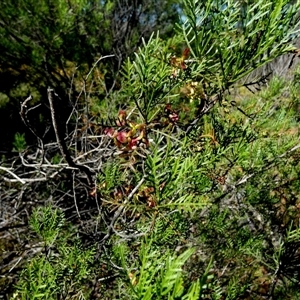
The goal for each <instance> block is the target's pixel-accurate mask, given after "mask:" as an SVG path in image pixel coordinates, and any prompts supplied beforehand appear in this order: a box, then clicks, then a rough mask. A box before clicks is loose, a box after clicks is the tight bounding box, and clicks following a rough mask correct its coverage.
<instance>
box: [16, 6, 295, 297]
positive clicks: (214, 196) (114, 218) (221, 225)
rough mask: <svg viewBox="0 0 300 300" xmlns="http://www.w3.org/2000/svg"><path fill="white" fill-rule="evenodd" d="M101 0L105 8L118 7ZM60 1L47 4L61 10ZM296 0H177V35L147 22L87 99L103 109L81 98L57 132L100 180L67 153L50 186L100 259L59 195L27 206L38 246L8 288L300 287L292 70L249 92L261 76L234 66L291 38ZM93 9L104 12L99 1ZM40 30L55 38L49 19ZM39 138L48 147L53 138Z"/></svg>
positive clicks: (273, 293) (186, 292)
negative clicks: (144, 32) (97, 92)
mask: <svg viewBox="0 0 300 300" xmlns="http://www.w3.org/2000/svg"><path fill="white" fill-rule="evenodd" d="M74 3H77V2H74ZM74 3H73V2H72V5H75V4H74ZM80 3H81V2H80ZM80 3H79V2H78V3H77V4H78V6H79V8H78V9H79V11H77V12H78V13H79V16H81V15H82V14H83V15H85V11H84V10H80ZM100 3H101V5H104V6H105V10H106V12H107V13H108V15H110V13H111V12H114V11H115V9H116V7H117V6H116V5H114V3H113V2H112V1H109V2H107V3H106V4H103V3H102V2H100ZM98 4H99V3H98ZM65 5H66V4H62V7H61V11H60V10H57V8H55V9H54V12H56V13H58V12H63V13H68V10H66V9H65V8H64V7H65ZM85 5H87V7H88V8H89V4H88V3H85ZM90 5H92V3H91V4H90ZM99 5H100V4H99ZM299 5H300V4H299V1H297V2H294V3H293V4H291V2H290V1H279V0H278V1H273V2H270V1H266V0H259V1H258V2H254V1H246V2H245V1H196V0H186V1H184V10H183V15H182V20H183V22H182V23H183V24H180V25H178V28H179V30H178V33H177V34H176V35H175V36H174V37H172V38H170V39H165V40H164V39H162V38H161V36H160V35H159V33H157V34H155V33H154V34H152V35H151V36H150V37H149V39H148V40H147V39H143V42H142V45H141V47H140V48H139V49H138V50H137V52H136V53H135V55H134V56H133V57H131V56H129V57H127V58H128V59H127V60H126V61H125V63H124V64H123V67H122V72H120V74H119V79H120V80H119V82H118V84H120V88H119V89H118V90H115V91H112V90H110V91H107V93H106V94H105V95H106V96H105V100H104V101H106V103H105V104H103V103H100V104H99V106H98V108H99V111H102V110H103V108H104V107H107V108H109V109H110V111H109V112H106V113H105V114H106V115H104V116H102V115H101V116H94V115H93V116H90V115H89V111H90V110H89V109H90V108H91V106H93V109H92V111H93V113H95V112H96V108H95V107H94V106H96V107H97V105H96V104H95V102H93V103H89V101H86V103H85V114H86V115H84V116H81V115H80V113H81V112H82V110H80V109H78V110H77V107H75V109H74V111H76V113H74V119H76V120H78V119H80V118H81V117H82V120H83V121H82V123H84V124H81V123H80V122H77V123H78V124H77V125H76V129H75V130H74V132H73V134H70V135H69V136H72V137H71V138H70V137H69V136H66V137H65V140H66V141H67V142H68V143H69V145H70V148H72V147H73V146H76V147H77V140H78V144H80V143H81V149H80V150H81V151H85V150H83V149H86V152H85V153H84V154H83V155H80V156H78V157H75V155H76V152H75V151H74V161H76V162H77V161H79V159H82V158H83V157H86V159H87V160H86V165H84V160H82V165H81V167H84V166H85V167H86V168H87V169H88V170H89V171H91V174H92V175H91V177H93V176H94V173H95V174H96V175H95V176H94V177H93V178H92V179H93V180H95V181H94V182H92V183H90V182H89V184H87V183H86V177H85V176H84V175H87V172H83V171H82V170H83V169H84V170H86V169H85V168H80V167H79V165H78V168H77V170H74V169H76V168H75V167H73V166H69V167H72V168H71V169H72V176H69V177H68V174H66V175H65V176H66V178H67V179H65V178H64V177H63V176H61V177H58V178H59V180H60V183H59V185H56V186H55V188H53V190H55V192H56V191H57V190H58V192H57V194H56V195H59V200H57V199H56V203H57V205H62V204H61V202H62V201H61V200H60V199H61V198H60V197H62V198H63V199H64V197H65V198H67V197H70V195H71V199H72V201H73V202H74V204H73V203H72V204H70V202H68V203H67V204H65V203H64V204H63V205H66V206H67V205H68V207H67V208H68V209H67V210H66V211H70V215H71V217H70V220H76V221H77V225H76V226H78V227H77V230H78V232H80V233H82V231H84V230H85V231H86V232H85V235H86V236H91V237H90V239H89V241H88V242H87V245H89V244H90V243H94V242H95V240H94V237H95V239H96V243H97V247H98V251H97V256H96V257H97V259H95V260H94V254H95V250H94V249H93V248H91V249H87V250H83V249H84V248H83V247H84V246H83V245H82V243H81V242H80V241H79V238H77V237H76V229H75V228H74V227H72V226H71V225H69V224H67V223H66V220H65V217H64V215H63V214H62V213H61V212H60V211H59V210H53V209H51V208H50V207H44V208H38V209H36V210H34V212H33V215H32V218H31V221H30V225H31V228H32V229H33V230H34V231H35V233H36V234H37V236H38V237H39V240H40V242H39V243H40V244H39V245H40V249H39V251H38V254H36V255H35V257H33V258H30V261H29V263H28V265H27V266H26V267H25V268H24V270H23V271H22V273H21V276H20V280H19V283H18V285H17V287H16V294H15V298H16V299H18V297H21V298H23V299H28V298H30V297H31V298H34V297H36V298H38V297H40V298H47V299H54V298H55V297H58V296H62V297H64V298H66V299H68V298H71V297H77V298H84V297H86V298H88V297H90V298H92V297H96V296H94V294H96V291H97V292H98V297H100V296H99V294H101V296H102V298H104V299H105V297H106V298H107V299H262V298H267V297H269V298H270V297H277V296H278V299H279V297H280V295H283V294H284V291H286V293H287V294H289V295H292V296H294V299H297V298H295V295H298V291H297V286H296V285H297V283H298V284H299V282H300V278H299V271H298V270H297V268H296V267H295V266H298V265H299V247H300V242H299V240H300V239H299V217H300V210H299V207H300V199H299V194H300V193H299V187H300V186H299V182H300V180H299V176H300V175H299V174H300V161H299V126H298V121H299V114H298V113H299V111H298V108H299V107H298V106H297V105H298V104H299V101H298V100H299V95H298V92H297V87H298V84H299V83H298V82H297V80H298V79H299V78H298V77H299V76H297V74H298V73H296V76H295V79H294V82H293V83H287V82H286V81H284V80H282V79H278V78H273V79H272V80H271V81H269V83H268V87H267V88H265V89H263V90H262V91H261V92H260V93H257V94H255V95H252V94H251V95H250V94H247V93H246V92H245V87H248V88H249V86H253V87H255V84H261V81H260V80H258V81H256V82H250V83H245V84H242V83H240V81H239V80H240V79H241V78H243V77H244V76H245V75H247V74H249V73H250V72H252V71H253V70H255V69H257V68H258V67H261V66H264V65H265V64H266V63H267V62H269V61H270V60H272V59H274V58H276V57H278V56H280V55H282V54H285V53H287V52H289V51H292V50H293V51H294V50H295V49H294V47H293V46H291V45H290V44H289V42H290V41H291V40H292V39H294V38H295V37H297V35H298V29H297V28H298V25H299V24H298V16H297V14H298V9H299ZM43 9H44V10H42V11H43V12H44V13H45V14H46V13H47V12H48V10H47V6H45V7H44V8H43ZM75 11H76V10H75ZM87 11H89V10H87ZM71 13H72V14H71V16H68V17H70V18H71V17H72V18H76V15H75V14H74V15H73V12H72V11H71ZM61 17H62V16H60V21H63V20H62V19H61ZM97 18H98V19H97V20H98V21H99V22H100V21H101V22H102V21H106V22H107V23H105V26H107V27H109V25H111V24H110V22H109V20H106V15H105V14H103V15H102V14H98V15H97ZM69 21H70V20H68V18H66V20H65V22H69ZM70 22H71V21H70ZM79 24H81V23H80V22H79ZM66 28H68V26H67V27H66ZM92 28H94V27H92ZM69 29H70V32H72V30H73V27H71V28H69ZM71 29H72V30H71ZM41 30H43V34H44V36H46V37H48V38H49V39H51V34H52V32H51V30H49V29H47V28H43V29H41ZM81 30H82V32H83V33H84V34H85V33H86V32H87V31H85V30H87V29H86V28H85V29H84V28H83V29H82V28H81ZM91 30H92V29H91ZM53 32H54V33H55V32H56V31H55V30H54V31H53ZM56 33H57V34H58V32H56ZM65 34H66V35H68V33H67V32H65ZM52 39H54V37H52ZM132 39H133V40H136V39H137V36H136V35H135V34H133V35H132ZM71 40H72V41H74V40H73V39H71ZM61 41H63V39H62V40H61ZM61 41H60V37H57V40H55V42H56V43H57V44H55V45H54V48H55V47H57V49H58V48H59V47H63V45H62V44H61ZM91 43H93V42H91ZM105 47H106V46H105ZM40 51H45V50H43V49H42V50H40ZM70 51H71V50H70ZM74 51H75V50H74ZM82 51H83V50H82ZM75 53H77V52H76V51H75ZM77 54H78V53H77ZM78 55H79V54H78ZM34 56H35V57H37V61H38V57H42V55H41V56H40V53H39V52H34ZM72 60H73V59H72ZM74 61H75V59H74ZM92 71H95V72H96V70H95V68H93V70H92ZM92 71H91V72H90V73H89V75H91V74H92ZM95 74H96V73H95ZM89 75H88V76H86V77H85V80H86V81H87V79H88V77H89ZM91 77H92V76H91ZM99 77H101V76H100V75H99ZM91 81H92V79H91ZM237 83H238V84H239V85H240V86H238V85H237V86H234V84H237ZM241 85H243V86H244V87H241ZM99 98H101V97H99ZM86 99H88V97H87V98H86ZM93 99H94V98H93ZM101 100H102V99H99V102H101ZM93 101H94V100H93ZM79 102H80V101H79ZM297 103H298V104H297ZM80 105H81V103H80V104H78V106H79V107H80ZM80 108H81V107H80ZM120 108H122V109H121V110H119V109H120ZM118 110H119V112H118ZM112 114H115V115H112ZM79 115H80V118H79ZM75 117H76V118H75ZM94 118H95V119H97V120H103V122H104V123H105V124H94V123H93V122H92V120H94ZM99 123H101V122H99ZM108 123H109V124H108ZM107 124H108V125H107ZM64 125H67V124H64ZM81 125H82V127H83V128H84V129H82V128H80V126H81ZM102 125H103V126H102ZM77 132H86V133H88V134H85V135H83V136H84V137H83V138H82V136H80V134H77ZM90 133H91V134H90ZM18 138H19V139H20V140H22V138H21V137H20V136H19V137H18ZM74 140H76V142H74ZM19 144H22V143H21V142H19ZM19 144H17V145H19ZM82 145H83V146H82ZM51 147H52V146H51ZM16 148H17V147H16ZM19 148H22V147H19ZM78 148H79V147H78ZM50 149H51V151H52V152H50V151H48V152H47V151H46V150H44V151H45V153H46V154H48V156H49V153H57V152H55V151H54V152H53V148H50ZM56 149H57V148H56ZM29 159H33V158H31V157H29V158H28V160H29ZM52 161H53V162H55V163H56V164H55V165H51V167H55V168H57V167H61V168H65V166H64V165H62V164H60V162H59V160H58V159H57V157H54V158H53V160H52ZM48 162H49V160H48V157H47V155H45V162H44V161H43V162H42V163H40V164H34V165H33V166H34V167H35V168H37V166H40V169H38V171H37V173H36V174H38V175H40V173H42V172H44V173H47V172H46V171H45V168H46V167H45V166H47V163H48ZM49 164H50V163H49ZM48 166H49V165H48ZM75 166H76V165H75ZM65 173H67V172H65ZM83 173H84V174H83ZM30 174H31V173H30ZM57 174H59V172H57V173H55V174H54V175H52V173H51V175H50V176H48V177H49V178H51V180H52V179H53V176H58V175H57ZM19 175H20V174H19ZM32 176H33V175H32ZM29 179H31V178H29ZM61 179H63V180H61ZM53 181H54V180H53ZM29 182H30V181H29ZM49 185H50V183H49ZM77 186H79V188H78V187H77ZM34 187H35V186H34ZM61 187H63V188H62V189H61ZM39 188H40V187H39ZM36 190H39V189H38V188H36ZM61 190H63V192H62V191H61ZM70 191H72V192H73V197H72V193H71V192H70ZM77 192H78V193H77ZM59 193H63V196H61V194H59ZM66 195H67V196H66ZM72 201H71V202H72ZM76 221H74V223H75V222H76ZM78 224H80V225H78ZM87 239H88V238H87ZM92 262H93V263H94V267H93V268H92V267H91V263H92ZM291 262H292V263H291ZM54 270H56V271H55V272H54ZM43 274H49V275H48V278H49V279H47V281H46V283H44V284H43V282H42V278H43V276H42V275H43ZM92 274H93V276H94V278H95V280H96V284H94V282H93V286H94V287H93V288H94V290H93V296H91V293H92V292H91V290H89V288H88V287H87V283H89V284H90V285H91V279H90V278H89V276H90V277H92V276H91V275H92ZM44 277H45V276H44ZM26 278H29V279H30V280H27V279H26ZM282 283H284V284H282ZM74 293H75V296H74ZM83 295H84V296H83ZM103 295H105V296H103ZM31 298H30V299H31Z"/></svg>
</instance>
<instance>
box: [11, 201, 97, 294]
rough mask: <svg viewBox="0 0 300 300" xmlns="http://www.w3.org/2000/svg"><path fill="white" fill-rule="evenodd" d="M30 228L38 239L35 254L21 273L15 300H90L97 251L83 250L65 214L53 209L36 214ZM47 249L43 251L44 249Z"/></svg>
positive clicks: (42, 208)
mask: <svg viewBox="0 0 300 300" xmlns="http://www.w3.org/2000/svg"><path fill="white" fill-rule="evenodd" d="M30 225H31V228H32V229H33V230H34V231H35V233H36V234H37V235H38V236H39V239H40V242H38V243H37V248H36V251H35V255H34V257H33V258H31V259H30V261H29V262H28V263H27V265H26V266H25V268H24V269H23V271H22V272H21V275H20V278H19V281H18V283H17V286H16V292H15V293H14V295H13V297H12V299H57V297H65V299H70V296H71V295H76V297H77V298H78V299H87V298H86V297H88V289H87V288H86V287H85V286H84V283H85V282H86V281H87V280H88V279H89V275H90V273H91V263H92V261H93V256H94V253H95V251H94V249H93V248H91V249H84V248H83V247H82V245H81V244H80V242H79V240H78V238H77V237H76V236H74V233H72V231H73V229H72V228H68V227H67V226H66V225H67V224H66V221H65V218H64V215H63V213H62V212H61V211H60V210H58V209H53V208H52V207H51V206H45V207H39V208H37V209H35V210H34V211H33V214H32V217H31V219H30ZM43 249H44V250H43Z"/></svg>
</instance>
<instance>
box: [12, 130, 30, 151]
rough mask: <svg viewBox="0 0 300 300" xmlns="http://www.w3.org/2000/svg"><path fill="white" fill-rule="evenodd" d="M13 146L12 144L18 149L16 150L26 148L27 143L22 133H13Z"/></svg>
mask: <svg viewBox="0 0 300 300" xmlns="http://www.w3.org/2000/svg"><path fill="white" fill-rule="evenodd" d="M13 146H14V150H15V151H18V152H21V151H23V150H25V149H26V147H27V144H26V140H25V134H24V133H22V134H21V133H19V132H17V133H16V134H15V140H14V142H13Z"/></svg>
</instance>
